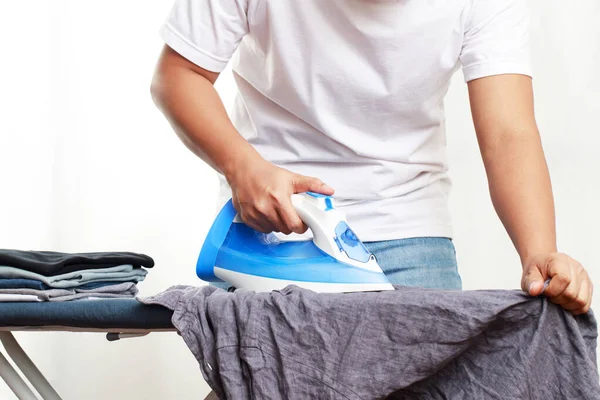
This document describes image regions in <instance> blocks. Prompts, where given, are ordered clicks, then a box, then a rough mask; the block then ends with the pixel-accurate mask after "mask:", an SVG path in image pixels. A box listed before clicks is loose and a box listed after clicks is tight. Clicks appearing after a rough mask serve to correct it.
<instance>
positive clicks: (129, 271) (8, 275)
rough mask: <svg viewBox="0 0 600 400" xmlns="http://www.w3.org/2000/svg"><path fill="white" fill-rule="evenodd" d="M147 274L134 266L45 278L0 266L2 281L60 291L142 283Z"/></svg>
mask: <svg viewBox="0 0 600 400" xmlns="http://www.w3.org/2000/svg"><path fill="white" fill-rule="evenodd" d="M147 274H148V271H146V270H145V269H143V268H134V267H133V266H132V265H120V266H118V267H111V268H99V269H89V270H82V271H74V272H69V273H66V274H61V275H55V276H44V275H40V274H36V273H35V272H30V271H26V270H23V269H18V268H13V267H6V266H0V278H2V279H15V278H24V279H35V280H38V281H40V282H43V283H45V284H46V285H48V286H50V287H52V288H58V289H65V288H72V287H76V286H81V285H83V284H85V283H92V282H140V281H143V280H144V279H145V277H146V275H147Z"/></svg>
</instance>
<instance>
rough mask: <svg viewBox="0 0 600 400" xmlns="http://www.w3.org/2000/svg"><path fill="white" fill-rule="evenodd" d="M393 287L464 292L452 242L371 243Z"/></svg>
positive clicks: (405, 241)
mask: <svg viewBox="0 0 600 400" xmlns="http://www.w3.org/2000/svg"><path fill="white" fill-rule="evenodd" d="M365 246H366V247H367V249H369V251H370V252H371V253H373V254H374V255H375V257H376V258H377V263H378V264H379V266H380V267H381V269H382V270H383V273H384V274H385V275H386V276H387V278H388V280H389V281H390V282H391V283H392V284H393V285H401V286H416V287H423V288H436V289H458V290H460V289H462V280H461V278H460V275H459V273H458V266H457V263H456V250H455V249H454V244H453V243H452V240H450V239H447V238H438V237H424V238H410V239H399V240H386V241H381V242H367V243H365Z"/></svg>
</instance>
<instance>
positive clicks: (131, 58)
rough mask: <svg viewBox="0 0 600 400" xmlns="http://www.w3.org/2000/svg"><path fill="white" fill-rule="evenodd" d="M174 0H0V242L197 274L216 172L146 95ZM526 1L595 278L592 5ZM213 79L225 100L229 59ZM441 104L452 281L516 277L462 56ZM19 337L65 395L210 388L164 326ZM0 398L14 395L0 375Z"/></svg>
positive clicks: (174, 395)
mask: <svg viewBox="0 0 600 400" xmlns="http://www.w3.org/2000/svg"><path fill="white" fill-rule="evenodd" d="M171 4H172V2H171V1H162V2H157V1H147V0H146V1H143V0H128V1H123V0H119V1H117V0H104V1H101V2H91V1H75V0H72V1H68V0H52V1H49V0H35V1H34V0H32V1H26V2H24V1H23V2H22V1H12V2H8V1H6V2H2V3H1V5H0V38H1V39H0V43H1V48H0V51H1V53H0V182H1V186H0V190H1V192H0V248H21V249H47V250H57V251H67V252H76V251H77V252H79V251H108V250H130V251H138V252H143V253H146V254H149V255H151V256H152V257H153V258H154V259H155V261H156V264H157V265H156V268H155V269H154V270H153V271H151V273H150V275H149V277H148V279H147V280H146V281H145V282H143V283H142V284H141V286H140V289H141V291H142V294H143V295H147V294H152V293H156V292H158V291H160V290H163V289H166V288H167V287H169V286H171V285H173V284H196V285H197V284H199V283H200V282H199V281H198V280H197V279H196V277H195V275H194V266H195V261H196V257H197V254H198V251H199V249H200V246H201V244H202V241H203V238H204V235H205V234H206V232H207V229H208V227H209V224H210V222H211V221H212V218H213V216H214V212H215V205H214V204H215V201H216V188H217V186H216V185H217V183H216V177H215V175H214V173H213V172H212V171H211V170H210V169H208V167H206V166H205V165H204V164H203V163H202V162H201V161H200V160H199V159H197V158H195V157H194V156H193V155H192V154H191V153H190V152H189V151H188V150H187V149H186V148H185V147H184V146H183V145H182V144H181V143H180V142H179V140H178V139H177V138H176V136H175V135H174V134H173V133H172V131H171V130H170V127H169V126H168V124H167V122H166V121H165V119H164V118H163V117H162V115H161V114H160V113H159V112H158V111H157V110H156V109H155V108H154V106H153V104H152V101H151V99H150V95H149V85H150V80H151V76H152V73H153V69H154V65H155V62H156V58H157V55H158V52H159V50H160V48H161V45H162V43H161V41H160V39H159V37H158V34H157V30H158V28H159V26H160V24H161V23H162V21H163V20H164V19H165V17H166V15H167V13H168V11H169V9H170V7H171ZM530 4H531V6H532V7H531V8H532V47H533V61H534V68H535V91H536V110H537V118H538V123H539V126H540V129H541V131H542V133H543V143H544V146H545V150H546V154H547V158H548V162H549V165H550V169H551V174H552V178H553V185H554V190H555V197H556V207H557V220H558V238H559V247H560V250H561V251H564V252H568V253H570V254H571V255H573V256H574V257H575V258H577V259H579V260H580V261H581V262H582V263H583V264H584V265H585V266H586V267H587V268H588V270H589V271H590V274H591V275H592V279H593V280H594V281H595V282H596V283H597V284H598V282H599V280H600V254H599V253H598V250H597V249H598V246H599V243H600V235H598V233H597V232H598V231H597V229H598V227H599V226H600V212H599V211H598V205H599V204H600V203H599V198H600V179H598V173H599V172H600V129H599V128H598V118H599V116H600V101H599V96H600V76H599V73H600V28H599V26H600V25H598V21H599V20H600V5H599V3H598V1H597V0H577V1H569V2H565V1H558V0H536V1H530ZM217 87H218V90H219V93H220V94H221V96H222V98H223V99H224V101H225V102H226V103H227V104H229V103H230V102H231V100H232V98H233V95H234V94H235V87H234V86H233V81H232V79H231V76H230V71H229V70H227V71H226V72H225V73H224V74H223V76H222V77H221V78H220V79H219V81H218V83H217ZM447 113H448V142H449V152H450V158H451V171H452V178H453V180H454V192H453V196H452V199H451V202H452V210H453V215H454V222H455V230H456V237H455V242H456V246H457V250H458V257H459V266H460V271H461V273H462V276H463V280H464V287H465V289H480V288H502V289H513V288H518V287H519V281H520V265H519V260H518V258H517V256H516V253H515V251H514V250H513V248H512V245H511V243H510V241H509V239H508V237H507V235H506V233H505V232H504V230H503V228H502V226H501V224H500V222H499V221H498V219H497V217H496V215H495V213H494V211H493V209H492V206H491V202H490V200H489V196H488V192H487V184H486V180H485V174H484V170H483V166H482V162H481V159H480V156H479V153H478V149H477V144H476V140H475V135H474V132H473V128H472V122H471V119H470V113H469V106H468V100H467V92H466V86H465V84H464V83H463V81H462V75H461V73H460V72H459V73H458V74H457V75H456V76H455V80H454V82H453V84H452V87H451V90H450V93H449V95H448V97H447ZM598 301H600V298H596V302H598ZM1 317H2V316H1V315H0V318H1ZM18 339H20V340H21V342H22V344H23V346H24V347H25V349H26V350H27V351H28V352H29V353H30V355H31V356H32V358H33V359H34V360H35V361H36V362H37V363H38V365H39V367H40V368H41V370H42V371H43V372H44V373H45V374H46V375H47V376H48V377H49V379H50V381H51V383H53V384H54V385H55V386H56V388H57V389H58V391H59V392H60V393H61V394H62V396H63V397H64V398H65V399H89V400H95V399H98V400H99V399H107V398H114V399H129V400H136V399H180V398H202V395H203V394H205V393H206V392H207V391H208V387H207V386H206V384H205V383H204V382H203V380H202V377H201V374H200V372H199V370H198V367H197V364H196V362H195V360H194V359H193V357H192V356H191V354H190V353H189V352H188V351H187V348H186V347H185V345H184V343H183V342H182V341H181V339H180V338H179V337H178V336H177V335H175V334H153V335H150V336H149V337H146V338H141V339H135V340H125V341H122V342H117V343H108V342H106V341H105V339H104V337H103V335H101V334H69V333H37V334H36V333H26V334H18ZM0 398H1V399H9V400H10V399H14V396H13V395H12V393H10V392H9V391H8V389H7V388H6V387H5V385H4V384H3V382H1V381H0Z"/></svg>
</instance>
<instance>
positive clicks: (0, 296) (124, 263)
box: [0, 249, 154, 302]
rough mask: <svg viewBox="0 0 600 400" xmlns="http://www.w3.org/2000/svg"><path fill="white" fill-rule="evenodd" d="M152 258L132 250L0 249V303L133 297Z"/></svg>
mask: <svg viewBox="0 0 600 400" xmlns="http://www.w3.org/2000/svg"><path fill="white" fill-rule="evenodd" d="M153 266H154V260H153V259H152V258H150V257H149V256H147V255H145V254H137V253H131V252H110V253H109V252H105V253H59V252H53V251H23V250H2V249H0V302H7V301H69V300H78V299H94V298H132V297H135V295H136V294H137V293H138V288H137V283H138V282H141V281H143V280H144V279H145V278H146V275H147V274H148V271H147V268H152V267H153Z"/></svg>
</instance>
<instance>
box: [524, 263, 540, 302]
mask: <svg viewBox="0 0 600 400" xmlns="http://www.w3.org/2000/svg"><path fill="white" fill-rule="evenodd" d="M521 288H522V289H523V290H524V291H525V292H527V293H529V294H530V295H531V296H539V295H540V294H542V292H543V291H544V276H543V275H542V272H541V271H540V269H539V268H538V266H537V265H535V264H534V265H532V266H530V267H529V268H528V269H527V271H524V272H523V281H522V283H521Z"/></svg>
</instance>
